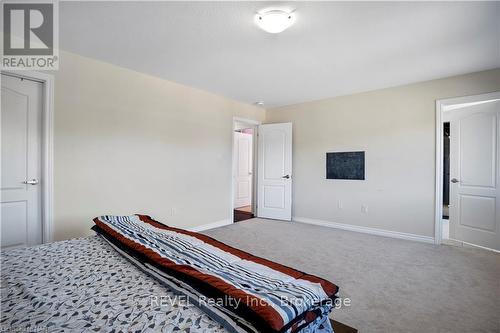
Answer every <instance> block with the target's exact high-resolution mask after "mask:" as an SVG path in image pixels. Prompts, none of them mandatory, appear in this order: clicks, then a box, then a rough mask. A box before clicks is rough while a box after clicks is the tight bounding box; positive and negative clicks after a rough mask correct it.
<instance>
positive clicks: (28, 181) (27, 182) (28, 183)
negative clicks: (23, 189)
mask: <svg viewBox="0 0 500 333" xmlns="http://www.w3.org/2000/svg"><path fill="white" fill-rule="evenodd" d="M23 184H27V185H38V179H35V178H33V179H31V180H25V181H23Z"/></svg>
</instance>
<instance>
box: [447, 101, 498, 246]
mask: <svg viewBox="0 0 500 333" xmlns="http://www.w3.org/2000/svg"><path fill="white" fill-rule="evenodd" d="M450 114H451V118H450V129H451V138H450V140H451V150H450V179H451V183H450V205H451V207H450V238H452V239H456V240H459V241H463V242H467V243H471V244H475V245H480V246H484V247H487V248H491V249H496V250H500V186H499V185H500V184H499V181H500V179H499V178H500V173H499V167H498V164H499V147H500V136H499V133H498V132H499V128H500V101H495V102H488V103H484V104H477V105H472V106H465V107H463V108H461V109H458V110H453V111H451V112H450Z"/></svg>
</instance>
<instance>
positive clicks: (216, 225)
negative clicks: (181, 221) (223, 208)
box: [189, 220, 233, 232]
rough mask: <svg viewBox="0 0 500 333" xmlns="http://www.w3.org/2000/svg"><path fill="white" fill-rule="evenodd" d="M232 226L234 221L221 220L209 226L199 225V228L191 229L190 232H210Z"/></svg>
mask: <svg viewBox="0 0 500 333" xmlns="http://www.w3.org/2000/svg"><path fill="white" fill-rule="evenodd" d="M230 224H233V220H220V221H217V222H212V223H208V224H203V225H199V226H197V227H192V228H189V231H194V232H200V231H205V230H209V229H214V228H220V227H224V226H226V225H230Z"/></svg>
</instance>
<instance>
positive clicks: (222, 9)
mask: <svg viewBox="0 0 500 333" xmlns="http://www.w3.org/2000/svg"><path fill="white" fill-rule="evenodd" d="M271 5H274V8H285V9H286V8H289V9H295V10H296V14H297V21H296V23H295V25H293V26H292V27H291V28H289V29H288V30H286V31H285V32H283V33H281V34H278V35H273V34H268V33H266V32H264V31H262V30H260V29H259V28H258V27H257V26H255V24H254V23H253V16H254V14H255V12H257V11H259V10H262V9H264V8H269V7H272V6H271ZM60 41H61V45H60V46H61V48H62V49H65V50H68V51H71V52H75V53H78V54H81V55H84V56H88V57H93V58H97V59H100V60H103V61H107V62H110V63H113V64H116V65H119V66H123V67H126V68H131V69H134V70H137V71H140V72H144V73H148V74H151V75H154V76H158V77H161V78H165V79H168V80H171V81H176V82H179V83H182V84H186V85H189V86H194V87H198V88H201V89H204V90H207V91H211V92H214V93H216V94H220V95H224V96H227V97H230V98H233V99H236V100H239V101H243V102H246V103H254V102H256V101H264V102H265V107H274V106H281V105H287V104H294V103H300V102H305V101H311V100H316V99H322V98H328V97H334V96H338V95H345V94H350V93H355V92H361V91H367V90H373V89H379V88H384V87H390V86H396V85H401V84H407V83H411V82H418V81H423V80H430V79H435V78H441V77H446V76H452V75H458V74H463V73H469V72H474V71H480V70H485V69H490V68H495V67H500V3H499V2H488V3H481V2H427V3H423V2H420V3H419V2H383V3H382V2H381V3H377V2H282V3H280V2H266V3H263V2H147V3H144V2H143V3H139V2H104V3H103V2H61V3H60Z"/></svg>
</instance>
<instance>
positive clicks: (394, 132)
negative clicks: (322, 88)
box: [266, 69, 500, 237]
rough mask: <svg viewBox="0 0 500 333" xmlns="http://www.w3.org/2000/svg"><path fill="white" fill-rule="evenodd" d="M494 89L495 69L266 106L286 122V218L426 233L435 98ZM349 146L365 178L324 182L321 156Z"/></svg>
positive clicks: (272, 118)
mask: <svg viewBox="0 0 500 333" xmlns="http://www.w3.org/2000/svg"><path fill="white" fill-rule="evenodd" d="M498 90H500V69H497V70H492V71H486V72H480V73H473V74H469V75H463V76H456V77H451V78H446V79H441V80H434V81H428V82H422V83H416V84H411V85H407V86H401V87H396V88H390V89H383V90H377V91H371V92H366V93H360V94H355V95H349V96H343V97H337V98H332V99H327V100H321V101H316V102H310V103H304V104H298V105H291V106H286V107H281V108H276V109H271V110H267V115H266V122H269V123H273V122H293V130H294V133H293V144H294V148H293V154H294V155H293V169H294V183H293V184H294V187H293V216H295V217H302V218H312V219H319V220H324V221H333V222H337V223H345V224H352V225H357V226H366V227H373V228H380V229H385V230H390V231H399V232H405V233H411V234H417V235H421V236H431V237H433V236H434V188H435V187H434V186H435V184H434V183H435V181H434V177H435V174H434V167H435V101H436V99H441V98H449V97H456V96H465V95H473V94H481V93H486V92H492V91H498ZM349 150H365V151H366V181H342V180H326V179H325V153H326V152H332V151H349ZM339 200H341V201H342V209H339V208H338V201H339ZM362 205H365V206H367V207H368V211H367V213H363V212H362V211H361V206H362Z"/></svg>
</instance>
